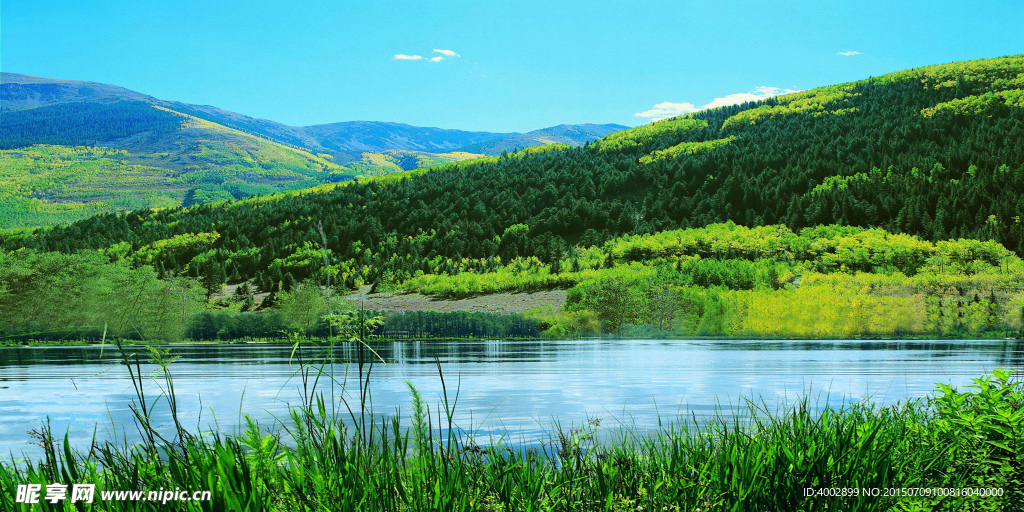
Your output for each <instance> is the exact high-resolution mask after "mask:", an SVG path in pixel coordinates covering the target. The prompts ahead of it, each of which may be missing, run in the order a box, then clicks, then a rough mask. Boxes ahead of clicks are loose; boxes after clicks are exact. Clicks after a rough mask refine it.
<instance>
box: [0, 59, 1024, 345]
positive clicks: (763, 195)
mask: <svg viewBox="0 0 1024 512" xmlns="http://www.w3.org/2000/svg"><path fill="white" fill-rule="evenodd" d="M197 122H198V121H197ZM281 147H284V146H281ZM398 156H399V155H395V156H394V158H398ZM104 158H107V157H106V156H104ZM310 161H312V160H310ZM323 165H327V166H329V164H323ZM392 165H396V166H398V167H401V165H400V163H395V162H392ZM325 169H326V168H325ZM321 171H323V169H321ZM97 172H98V171H97ZM25 186H26V187H30V188H31V187H32V185H31V184H26V185H25ZM198 190H200V189H196V191H194V192H193V193H197V191H198ZM252 192H255V191H252ZM220 197H222V198H223V199H228V197H237V196H236V195H230V194H229V195H228V196H220ZM195 202H196V203H201V202H203V201H195ZM1022 206H1024V56H1010V57H1002V58H996V59H985V60H978V61H969V62H960V63H952V64H943V65H937V66H928V67H923V68H916V69H910V70H905V71H901V72H897V73H893V74H889V75H884V76H880V77H873V78H869V79H866V80H861V81H857V82H851V83H847V84H840V85H835V86H829V87H824V88H819V89H814V90H810V91H806V92H800V93H795V94H789V95H785V96H779V97H775V98H770V99H766V100H762V101H759V102H754V103H744V104H741V105H735V106H729V107H721V108H716V109H711V110H707V111H702V112H698V113H694V114H687V115H684V116H680V117H676V118H672V119H667V120H664V121H659V122H655V123H651V124H648V125H644V126H641V127H638V128H633V129H629V130H624V131H621V132H616V133H613V134H611V135H608V136H606V137H605V138H604V139H602V140H600V141H598V142H595V143H590V144H587V145H586V146H583V147H576V148H574V147H569V146H565V145H551V146H545V147H539V148H531V149H529V150H525V151H521V152H517V153H510V154H503V155H501V156H497V157H488V158H481V159H472V160H466V161H462V162H456V163H450V164H444V165H440V166H436V167H432V168H430V169H417V170H413V171H407V172H395V173H391V174H387V175H383V176H377V177H369V178H366V177H364V178H359V179H355V180H350V181H344V182H340V183H335V184H329V185H320V186H318V187H315V188H311V189H306V190H299V191H292V192H288V193H284V194H273V195H257V196H256V197H251V198H247V199H240V200H227V201H225V202H219V203H215V204H196V205H195V206H191V207H187V208H182V207H173V208H150V209H139V210H135V211H131V212H128V213H102V214H98V215H95V216H92V217H89V218H85V219H81V220H77V221H75V222H70V223H66V224H58V225H54V226H52V227H43V228H34V229H19V230H9V231H5V232H3V233H2V234H0V248H2V251H3V254H2V257H3V258H6V260H7V262H6V264H5V265H4V266H3V267H5V268H7V269H8V270H5V271H4V272H6V274H5V275H4V276H0V300H3V301H4V302H5V303H8V304H10V303H17V301H20V300H22V298H24V297H27V296H29V295H32V294H35V293H36V292H37V291H38V290H40V289H42V288H44V287H47V286H50V285H47V284H46V281H45V279H46V277H45V276H41V275H39V274H40V273H38V272H35V271H34V270H33V269H34V268H36V266H38V265H43V264H44V263H45V262H48V261H61V260H60V259H61V258H80V259H81V260H80V261H81V265H83V266H84V267H89V268H91V269H93V270H90V272H101V273H102V272H113V273H115V274H116V275H124V276H134V277H131V278H128V277H125V278H124V279H127V280H128V281H117V282H126V283H127V282H131V283H132V284H131V286H137V287H143V286H149V284H145V285H144V284H142V283H149V282H150V281H149V280H152V283H154V284H153V286H154V287H156V288H154V289H160V290H177V291H174V293H178V294H180V295H181V296H182V297H186V296H187V297H186V298H185V299H182V301H180V302H181V303H183V304H185V305H184V306H181V304H179V306H180V307H178V309H177V310H176V311H177V312H178V313H177V314H178V316H179V317H181V322H180V325H179V326H178V327H177V329H178V332H179V334H178V336H182V335H183V334H182V333H184V332H186V330H187V327H188V323H189V321H191V320H188V318H192V315H193V314H198V313H200V312H202V311H206V312H207V313H208V314H212V315H214V316H216V315H218V314H220V313H218V311H219V310H218V308H220V310H223V312H224V314H228V315H240V314H243V313H249V312H253V311H257V312H264V313H267V312H270V311H278V310H279V309H280V308H282V307H284V305H286V304H287V303H288V301H289V300H291V299H290V298H289V297H292V296H293V295H294V294H295V293H296V292H295V291H296V290H297V289H301V288H304V287H308V288H311V289H312V288H316V289H317V290H318V292H317V293H318V294H321V295H322V294H323V293H324V289H325V287H326V286H328V282H330V287H331V289H332V292H333V293H335V294H344V293H348V292H351V291H355V290H357V289H360V288H361V287H366V286H371V287H372V288H373V290H375V291H399V292H415V293H423V294H427V295H431V296H435V297H466V296H474V295H479V294H486V293H492V292H497V291H506V292H507V291H511V292H523V291H538V290H541V291H542V290H552V289H564V290H568V295H567V299H566V302H565V305H564V307H563V308H561V309H560V310H551V311H542V310H536V311H529V312H526V313H524V318H529V319H531V321H532V322H535V324H536V329H537V334H539V335H547V336H553V337H574V336H587V335H597V334H602V333H603V334H617V335H626V336H633V335H638V336H639V335H676V336H683V335H720V336H754V337H844V336H907V335H950V336H978V335H991V336H997V335H998V336H1004V335H1010V334H1012V335H1014V336H1016V335H1017V333H1018V332H1019V330H1020V329H1021V308H1022V306H1024V304H1022V302H1021V290H1022V286H1021V281H1020V279H1021V276H1022V269H1021V265H1020V259H1019V258H1018V255H1019V254H1021V253H1022V251H1024V226H1022V224H1021V219H1020V214H1021V210H1022ZM320 226H322V230H321V229H320ZM76 261H78V260H76ZM55 265H56V264H55ZM58 266H59V267H61V268H73V267H74V266H73V265H63V266H61V265H58ZM19 268H20V269H23V270H20V271H19V270H11V269H19ZM19 272H20V273H19ZM19 276H20V277H19ZM33 279H35V280H36V281H33ZM132 279H138V280H141V281H138V282H136V281H131V280H132ZM100 281H102V282H103V283H106V284H104V286H107V285H109V283H110V282H111V280H110V279H101V280H100ZM175 283H176V284H175ZM225 285H231V286H232V287H235V286H238V285H244V286H238V288H236V292H237V289H242V292H241V293H234V294H232V295H230V296H228V297H223V294H222V293H221V292H222V289H223V287H224V286H225ZM160 287H163V288H160ZM146 289H147V290H148V288H146ZM183 290H191V291H188V292H187V293H186V291H183ZM61 291H62V290H59V289H58V291H53V292H52V293H54V294H59V293H60V292H61ZM81 293H82V294H83V296H92V295H94V294H93V293H91V292H88V291H83V292H81ZM110 293H114V294H118V295H119V296H123V295H124V294H122V293H120V292H117V291H112V292H110ZM147 293H148V291H147ZM160 293H171V292H170V291H161V292H160ZM190 294H191V295H190ZM72 295H73V294H72ZM188 297H192V298H191V299H190V298H188ZM53 300H61V299H60V297H54V298H53ZM68 300H72V299H68ZM83 307H84V306H83ZM126 307H127V306H126ZM154 307H156V306H154ZM168 307H170V306H168ZM86 309H87V308H86ZM8 311H11V310H9V309H8ZM126 311H127V310H126ZM134 314H136V313H131V314H129V313H124V314H123V315H122V316H124V318H130V317H131V315H134ZM147 317H152V315H151V314H148V313H147ZM12 318H13V319H16V320H18V321H20V322H22V324H23V325H15V323H16V322H15V323H12V322H14V320H12ZM29 318H30V317H29V316H24V314H21V313H18V314H15V313H10V317H9V318H5V319H4V320H3V321H4V326H3V328H4V329H5V330H6V332H7V333H8V334H12V335H13V334H15V333H24V332H33V331H32V329H36V327H31V326H29V325H28V324H27V323H26V322H30V320H28V319H29ZM100 321H101V320H99V319H97V318H92V317H88V315H85V314H84V313H83V316H82V317H81V318H80V319H79V320H76V321H75V322H72V323H67V322H66V320H63V319H62V320H61V322H64V324H63V325H74V326H82V327H83V328H84V326H91V327H90V328H91V329H93V330H95V329H96V328H99V329H101V330H102V326H101V325H100V323H99V322H100ZM102 321H103V322H105V323H106V324H107V325H108V327H109V326H110V325H114V323H112V322H111V321H110V320H109V319H104V320H102ZM53 322H55V321H54V320H52V319H50V320H48V319H45V318H43V319H39V320H38V326H37V327H38V329H37V330H40V331H43V330H46V329H50V328H51V327H52V325H50V323H53ZM129 324H132V322H129V321H125V322H122V323H121V324H120V325H122V326H127V325H129ZM32 325H35V324H32ZM54 325H62V324H60V323H56V324H54ZM140 325H141V324H140ZM394 325H396V326H397V325H399V324H397V323H396V324H394ZM143 327H145V329H146V331H147V332H150V331H152V332H161V331H160V330H159V328H158V327H149V326H140V327H139V328H138V329H139V330H142V328H143ZM76 328H77V327H76ZM310 328H311V327H309V326H307V327H303V330H306V331H307V332H311V331H310V330H309V329H310ZM116 329H121V331H117V332H119V333H121V334H124V333H125V331H124V329H127V327H116ZM133 329H134V327H133ZM393 330H395V331H408V329H402V328H399V327H395V328H394V329H393ZM225 332H226V331H225ZM523 332H526V331H523Z"/></svg>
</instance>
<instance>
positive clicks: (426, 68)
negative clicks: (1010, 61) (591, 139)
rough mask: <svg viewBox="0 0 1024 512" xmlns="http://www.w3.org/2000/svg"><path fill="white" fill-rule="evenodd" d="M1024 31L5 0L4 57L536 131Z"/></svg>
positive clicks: (856, 13) (827, 12) (604, 5)
mask: <svg viewBox="0 0 1024 512" xmlns="http://www.w3.org/2000/svg"><path fill="white" fill-rule="evenodd" d="M1022 26H1024V2H1020V1H1019V0H1013V1H993V2H978V1H974V2H969V1H957V2H953V1H929V2H916V1H914V2H891V1H888V2H867V1H861V2H846V1H814V2H800V1H791V2H785V3H771V2H765V1H758V2H739V1H704V2H687V1H678V0H677V1H668V2H656V1H634V2H600V1H588V2H584V1H558V0H546V1H534V0H523V1H519V2H484V1H479V0H478V1H430V2H409V1H403V2H397V1H386V0H385V1H373V2H367V1H361V2H348V1H303V0H291V1H287V2H281V1H263V0H246V1H234V0H230V1H219V0H206V1H202V2H199V1H192V0H175V1H173V2H166V1H161V2H144V1H125V0H121V1H116V0H92V1H88V2H83V1H81V0H74V1H65V0H47V1H45V2H40V1H39V0H4V1H3V4H2V11H0V30H2V32H0V69H2V70H4V71H11V72H15V73H25V74H30V75H38V76H47V77H54V78H66V79H75V80H91V81H96V82H105V83H111V84H115V85H120V86H123V87H127V88H130V89H134V90H137V91H139V92H143V93H147V94H151V95H153V96H156V97H159V98H163V99H169V100H180V101H185V102H189V103H199V104H208V105H215V106H218V107H221V108H224V109H227V110H232V111H236V112H241V113H244V114H247V115H251V116H255V117H263V118H268V119H273V120H275V121H279V122H283V123H286V124H293V125H309V124H320V123H330V122H337V121H351V120H374V121H395V122H403V123H408V124H413V125H420V126H437V127H442V128H459V129H466V130H488V131H528V130H532V129H538V128H543V127H547V126H552V125H555V124H561V123H584V122H594V123H619V124H626V125H636V124H641V123H644V122H647V121H649V120H651V119H656V118H658V117H661V116H664V115H670V114H673V113H677V112H683V111H687V110H690V109H692V108H700V107H702V106H705V105H709V104H710V105H714V104H721V103H727V102H729V101H738V100H742V99H747V98H756V97H761V96H764V95H767V94H772V93H777V92H783V91H785V90H802V89H809V88H812V87H817V86H822V85H828V84H833V83H838V82H845V81H851V80H857V79H861V78H866V77H868V76H875V75H880V74H883V73H887V72H890V71H896V70H899V69H904V68H909V67H916V66H923V65H928V64H937V63H942V62H950V61H956V60H966V59H975V58H984V57H996V56H1001V55H1008V54H1016V53H1024V30H1021V27H1022ZM438 50H446V51H447V52H452V53H453V54H448V53H447V52H439V51H438ZM844 53H845V54H846V55H844ZM396 55H406V56H417V55H418V56H421V57H422V58H421V59H416V60H413V59H403V58H396ZM437 57H441V59H436V58H437ZM716 98H718V100H717V101H716ZM637 114H644V116H638V115H637Z"/></svg>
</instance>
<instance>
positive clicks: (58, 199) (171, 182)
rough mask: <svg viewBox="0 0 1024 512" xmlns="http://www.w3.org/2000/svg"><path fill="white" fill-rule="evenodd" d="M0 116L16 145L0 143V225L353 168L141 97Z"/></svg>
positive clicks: (176, 202) (203, 196)
mask: <svg viewBox="0 0 1024 512" xmlns="http://www.w3.org/2000/svg"><path fill="white" fill-rule="evenodd" d="M126 121H130V122H126ZM0 122H2V123H3V125H4V128H3V130H0V144H3V145H4V146H6V147H12V146H13V147H16V148H19V149H6V150H0V184H2V185H3V187H2V192H0V227H21V226H39V225H47V224H54V223H59V222H68V221H73V220H77V219H81V218H85V217H89V216H91V215H95V214H97V213H102V212H105V211H118V210H122V211H123V210H131V209H137V208H153V207H160V208H167V207H174V206H190V205H192V204H198V203H204V202H210V201H222V200H226V199H234V198H239V197H247V196H250V195H255V194H269V193H273V192H276V191H280V190H288V189H293V188H303V187H309V186H312V185H316V184H319V183H323V182H327V181H343V180H347V179H352V178H353V177H354V173H353V172H352V171H351V170H349V169H347V168H344V167H341V166H339V165H336V164H334V163H332V162H330V161H328V160H325V159H323V158H321V157H319V156H316V155H313V154H312V153H309V152H307V151H303V150H300V149H296V148H293V147H289V146H284V145H282V144H279V143H276V142H271V141H268V140H265V139H261V138H259V137H255V136H253V135H250V134H247V133H243V132H240V131H238V130H234V129H232V128H227V127H225V126H222V125H218V124H216V123H212V122H209V121H205V120H201V119H198V118H195V117H192V116H189V115H186V114H182V113H180V112H175V111H172V110H169V109H167V108H164V107H158V106H153V105H150V104H148V103H145V102H134V101H133V102H126V101H118V102H114V103H67V104H54V105H49V106H44V107H38V108H33V109H28V110H21V111H8V112H3V113H0ZM26 134H28V135H26ZM29 141H35V142H40V143H42V144H35V145H32V146H26V143H27V142H29Z"/></svg>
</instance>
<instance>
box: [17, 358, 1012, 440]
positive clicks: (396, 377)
mask: <svg viewBox="0 0 1024 512" xmlns="http://www.w3.org/2000/svg"><path fill="white" fill-rule="evenodd" d="M376 349H377V351H378V352H379V353H380V355H381V356H382V357H383V358H384V359H385V360H387V361H388V364H386V365H383V364H379V363H377V364H375V365H374V366H373V370H372V374H371V391H372V401H373V407H374V411H375V412H376V413H383V414H392V413H394V412H395V411H399V410H400V411H402V413H403V416H408V412H409V409H410V401H411V396H410V393H409V389H408V386H407V385H406V381H408V382H410V383H412V384H413V385H414V386H416V388H417V389H418V390H419V391H420V393H421V394H422V395H423V397H424V398H425V399H426V401H427V403H428V404H430V405H431V410H432V412H433V413H434V418H435V419H434V421H435V423H436V422H437V419H436V411H437V405H438V404H439V403H440V402H441V401H442V397H441V395H442V388H441V382H440V379H439V378H438V374H437V368H436V366H435V364H434V358H435V357H436V358H437V359H438V360H439V361H440V362H441V367H442V370H443V371H444V377H445V383H446V385H447V388H448V394H449V400H450V402H452V403H455V400H456V394H457V400H458V401H457V406H456V414H455V422H456V424H457V425H458V426H459V427H460V428H462V429H465V430H469V431H475V432H476V433H477V434H478V435H480V436H482V437H486V435H488V434H491V433H503V432H506V431H507V432H508V434H509V439H511V440H513V441H519V440H523V441H526V442H531V443H532V442H535V441H536V440H537V439H538V438H539V437H541V436H542V434H543V433H544V432H545V431H547V430H548V429H549V427H550V426H551V425H552V423H553V422H554V421H558V422H560V423H561V425H563V426H575V425H579V424H581V423H583V422H584V421H586V420H587V419H588V418H592V417H599V418H603V419H604V422H603V423H602V428H603V429H608V427H611V430H614V429H615V427H617V426H620V425H625V426H629V427H630V428H635V429H637V430H640V431H643V430H646V429H651V428H654V427H655V426H656V425H657V421H658V418H659V417H660V418H661V419H662V420H663V421H666V422H668V421H673V420H677V419H679V418H683V419H689V418H691V417H692V416H693V415H695V416H696V417H697V418H698V419H700V418H701V417H706V416H707V415H708V414H709V413H710V412H711V411H713V410H714V409H715V408H716V407H717V406H718V405H719V404H720V405H721V406H722V407H723V408H725V409H727V410H728V409H731V408H733V407H735V406H736V405H737V404H740V403H742V402H743V399H744V398H751V397H753V398H754V399H755V400H756V401H757V402H759V403H760V402H761V401H763V402H764V406H765V407H767V408H768V410H775V409H776V408H777V407H779V406H780V404H785V403H792V402H793V401H795V400H797V399H798V398H800V397H801V396H803V395H806V394H808V393H810V396H811V397H812V400H813V401H815V402H816V403H818V404H819V405H823V404H825V403H826V401H827V403H829V404H831V405H834V406H838V405H840V404H842V403H844V402H845V403H850V402H852V401H856V400H859V399H862V398H864V397H869V396H870V397H872V398H873V399H874V400H875V401H876V402H877V403H879V404H883V405H886V404H891V403H893V402H895V401H897V400H902V399H905V398H908V397H921V396H925V395H926V394H928V393H930V392H931V391H932V390H933V389H934V387H935V383H936V382H945V383H952V384H954V385H957V386H963V385H966V384H968V383H970V380H971V379H972V378H974V377H978V376H980V375H982V374H984V373H986V372H988V371H990V370H991V369H992V368H997V367H1008V366H1020V365H1021V364H1022V360H1024V343H1021V342H1015V341H977V342H963V341H915V342H884V341H874V342H865V341H847V342H843V341H839V342H837V341H824V342H806V341H774V342H757V341H558V342H497V341H491V342H460V343H387V344H383V345H381V346H378V347H376ZM143 352H144V351H143ZM314 353H315V352H314V351H312V350H309V351H303V352H300V354H299V355H301V356H302V357H304V358H306V359H308V358H310V357H312V356H313V355H314ZM172 354H173V355H175V356H178V357H179V359H178V360H177V361H176V362H174V363H173V364H172V365H171V370H172V373H173V375H174V385H175V390H176V392H177V396H178V410H179V418H180V419H181V421H182V423H183V425H185V426H186V427H187V428H190V429H195V428H196V427H197V426H199V427H201V428H202V429H203V430H207V429H210V428H217V429H219V430H222V431H227V432H232V431H234V430H235V428H236V427H237V425H238V424H239V423H241V422H242V420H241V419H240V412H241V414H250V415H251V416H253V417H254V418H256V419H258V420H259V421H260V422H261V423H262V424H264V425H271V424H272V423H273V421H274V418H275V417H276V418H280V419H285V418H287V411H288V407H289V406H294V405H297V404H299V403H300V402H301V393H300V388H301V378H300V377H299V376H298V375H297V371H298V369H299V366H298V364H297V360H293V361H292V362H291V363H289V357H290V355H291V347H287V346H280V345H181V346H175V347H174V348H173V349H172ZM366 355H367V357H370V356H369V355H368V354H366ZM140 357H142V356H141V355H140ZM335 357H336V358H337V364H336V365H335V367H334V368H335V378H336V379H337V380H338V381H339V382H347V387H348V389H350V390H352V392H353V393H355V392H356V390H357V384H356V382H355V379H356V374H355V367H356V365H355V364H354V363H352V362H351V361H354V360H355V358H356V357H357V353H356V351H355V349H354V348H353V347H351V346H345V347H343V348H339V349H338V350H337V351H336V355H335ZM142 360H143V361H144V360H145V358H144V357H143V358H142ZM368 360H369V359H367V361H368ZM118 362H119V357H118V354H117V352H116V350H112V349H111V348H109V347H108V348H106V349H105V350H103V351H102V357H101V350H100V348H98V347H47V348H0V453H3V454H9V453H10V452H12V451H13V452H14V453H15V454H16V455H20V453H21V452H22V451H24V450H31V449H32V448H31V446H30V444H29V443H30V442H31V439H30V438H29V436H28V435H26V432H27V431H29V430H31V429H34V428H38V427H39V426H40V425H41V424H42V423H44V422H45V421H46V418H47V417H49V420H50V422H51V424H52V426H53V430H54V432H55V433H60V434H63V433H64V432H65V431H68V432H69V434H70V437H71V440H72V444H74V445H76V446H80V447H84V446H85V445H87V444H88V442H89V440H90V439H91V437H92V435H93V429H94V427H95V429H96V435H97V437H98V438H100V439H106V438H110V437H111V436H112V435H113V433H114V427H115V426H116V428H117V437H118V438H120V437H121V436H122V435H127V436H128V437H129V439H132V436H133V434H136V431H135V427H134V425H133V424H132V412H131V411H130V409H129V407H128V405H129V404H130V403H131V402H132V400H133V399H134V398H135V392H134V388H133V387H132V384H131V381H130V379H129V378H128V374H127V372H126V371H125V369H124V368H123V367H122V366H120V365H119V364H118ZM154 370H155V367H154V366H153V365H145V364H143V365H142V373H143V376H144V377H145V378H146V383H145V384H146V389H147V395H148V397H149V400H153V399H156V397H157V395H158V394H159V393H160V392H161V390H162V387H163V386H164V381H163V379H162V378H152V377H153V372H154ZM346 371H347V372H348V374H347V375H346ZM312 376H313V377H315V372H313V374H312ZM319 389H320V390H322V391H325V392H327V393H328V394H329V391H330V381H329V378H328V377H327V376H326V375H325V376H323V377H321V380H320V384H319ZM338 392H339V394H341V396H344V397H345V398H346V400H347V401H348V403H349V405H350V406H351V407H352V408H353V409H357V408H358V397H357V396H353V395H352V394H351V393H342V392H341V390H340V387H339V391H338ZM150 403H152V402H150ZM338 407H339V410H340V411H342V412H344V413H345V414H347V411H346V409H345V405H344V404H342V403H340V402H339V404H338ZM153 418H154V420H155V422H156V423H158V424H164V425H167V424H169V423H170V421H171V420H170V414H169V411H168V407H167V404H166V401H160V402H159V403H158V405H157V406H156V407H155V409H154V413H153ZM125 427H127V428H125Z"/></svg>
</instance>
